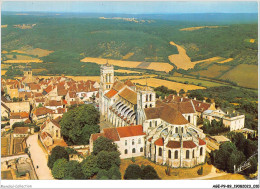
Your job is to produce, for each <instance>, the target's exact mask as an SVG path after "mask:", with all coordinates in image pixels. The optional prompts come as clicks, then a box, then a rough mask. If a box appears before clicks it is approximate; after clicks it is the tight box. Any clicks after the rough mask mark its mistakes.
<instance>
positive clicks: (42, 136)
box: [41, 132, 52, 140]
mask: <svg viewBox="0 0 260 189" xmlns="http://www.w3.org/2000/svg"><path fill="white" fill-rule="evenodd" d="M47 137H50V138H52V137H51V135H50V134H49V133H47V132H42V133H41V138H42V139H43V140H44V139H45V138H47Z"/></svg>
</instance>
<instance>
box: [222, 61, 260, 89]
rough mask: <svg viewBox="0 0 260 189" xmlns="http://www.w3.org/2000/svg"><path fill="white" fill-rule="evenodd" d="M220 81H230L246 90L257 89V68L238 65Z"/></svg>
mask: <svg viewBox="0 0 260 189" xmlns="http://www.w3.org/2000/svg"><path fill="white" fill-rule="evenodd" d="M221 79H226V80H231V81H234V82H236V83H237V84H238V85H240V86H243V87H248V88H254V89H257V88H258V66H257V65H247V64H240V65H238V66H236V67H234V68H233V69H232V70H230V71H228V72H227V73H225V74H224V75H223V76H222V77H221Z"/></svg>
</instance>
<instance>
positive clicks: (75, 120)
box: [60, 104, 100, 145]
mask: <svg viewBox="0 0 260 189" xmlns="http://www.w3.org/2000/svg"><path fill="white" fill-rule="evenodd" d="M98 124H99V112H98V111H97V110H96V109H95V107H94V106H93V105H90V104H88V105H81V106H79V107H76V108H73V109H70V110H69V111H68V112H66V113H65V114H64V115H63V117H62V119H61V121H60V125H61V134H62V135H63V137H64V140H65V141H66V142H67V143H68V144H69V145H75V144H77V145H81V144H89V138H90V135H91V134H93V133H98V132H99V131H100V129H99V125H98Z"/></svg>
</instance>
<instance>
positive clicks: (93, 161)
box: [81, 155, 99, 179]
mask: <svg viewBox="0 0 260 189" xmlns="http://www.w3.org/2000/svg"><path fill="white" fill-rule="evenodd" d="M81 168H82V172H83V175H84V177H85V179H89V178H90V177H92V176H93V175H95V174H96V173H97V172H98V170H99V169H98V166H97V157H96V156H93V155H90V156H87V157H86V159H84V160H83V161H82V162H81Z"/></svg>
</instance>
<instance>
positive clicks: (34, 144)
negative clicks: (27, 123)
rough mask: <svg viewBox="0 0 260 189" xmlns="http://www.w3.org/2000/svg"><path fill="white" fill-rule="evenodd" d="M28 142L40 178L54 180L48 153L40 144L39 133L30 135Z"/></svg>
mask: <svg viewBox="0 0 260 189" xmlns="http://www.w3.org/2000/svg"><path fill="white" fill-rule="evenodd" d="M26 143H27V146H28V147H29V151H30V153H31V159H32V161H33V166H34V168H35V170H36V174H37V176H38V178H39V180H53V179H54V178H53V177H52V174H51V170H50V169H49V167H48V166H47V155H46V154H45V152H44V151H43V149H42V148H41V147H40V146H39V144H38V134H34V135H30V136H29V137H28V139H27V141H26ZM37 166H38V168H36V167H37Z"/></svg>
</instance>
